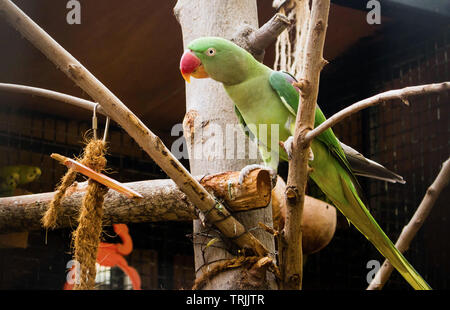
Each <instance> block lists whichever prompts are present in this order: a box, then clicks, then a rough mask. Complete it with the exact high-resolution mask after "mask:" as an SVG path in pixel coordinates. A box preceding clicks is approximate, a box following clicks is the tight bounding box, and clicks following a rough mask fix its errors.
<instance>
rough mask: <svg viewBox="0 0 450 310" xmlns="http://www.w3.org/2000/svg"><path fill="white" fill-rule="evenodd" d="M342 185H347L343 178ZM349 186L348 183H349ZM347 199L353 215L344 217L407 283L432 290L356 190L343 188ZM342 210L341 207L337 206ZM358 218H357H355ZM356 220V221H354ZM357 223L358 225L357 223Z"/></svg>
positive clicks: (417, 287)
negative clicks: (392, 240)
mask: <svg viewBox="0 0 450 310" xmlns="http://www.w3.org/2000/svg"><path fill="white" fill-rule="evenodd" d="M341 182H342V184H344V183H346V182H345V180H344V179H342V177H341ZM347 184H348V183H347ZM343 190H344V194H345V198H346V199H347V200H348V201H349V202H350V203H351V205H352V207H353V208H352V209H353V210H354V211H356V212H353V210H352V211H350V213H352V214H346V213H347V212H342V210H341V212H342V213H344V215H345V216H346V217H347V218H348V219H349V220H350V221H351V222H352V223H353V225H355V227H356V228H357V229H358V230H359V231H360V232H361V233H363V234H364V235H365V236H366V238H367V239H368V240H369V241H370V242H372V244H373V245H374V246H375V247H376V248H377V249H378V251H380V253H381V254H383V256H384V257H386V258H387V259H388V260H389V262H390V263H391V264H392V266H394V267H395V269H397V271H398V272H399V273H400V274H401V275H402V276H403V278H405V280H406V281H408V283H409V284H410V285H411V286H412V287H413V288H414V289H416V290H431V287H430V286H429V285H428V283H427V282H426V281H425V280H424V279H423V278H422V277H421V276H420V274H419V273H418V272H417V271H416V270H415V269H414V267H413V266H411V264H410V263H409V262H408V261H407V260H406V258H405V257H404V256H403V254H402V253H400V251H399V250H398V249H397V248H396V247H395V245H394V244H393V243H392V242H391V240H390V239H389V238H388V237H387V236H386V234H385V233H384V232H383V230H382V229H381V227H380V226H379V225H378V223H377V222H376V221H375V219H374V218H373V217H372V215H371V214H370V212H369V210H367V208H366V207H365V205H364V203H363V202H362V201H361V199H360V198H359V197H358V195H357V194H356V190H355V189H354V188H349V187H347V186H345V185H344V186H343ZM337 207H338V208H339V209H341V208H340V207H339V206H337ZM344 209H347V208H344ZM355 216H356V218H355ZM352 218H354V219H352ZM356 222H357V223H356Z"/></svg>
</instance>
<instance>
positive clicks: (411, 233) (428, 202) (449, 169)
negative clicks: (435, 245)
mask: <svg viewBox="0 0 450 310" xmlns="http://www.w3.org/2000/svg"><path fill="white" fill-rule="evenodd" d="M449 182H450V158H448V159H447V160H446V161H445V162H444V163H443V165H442V168H441V171H440V172H439V174H438V176H437V177H436V179H435V180H434V182H433V183H432V184H431V185H430V187H428V189H427V192H426V193H425V196H424V197H423V199H422V201H421V203H420V205H419V207H418V208H417V210H416V212H415V213H414V215H413V217H412V218H411V220H410V221H409V223H408V224H407V225H406V226H405V227H403V230H402V232H401V234H400V236H399V237H398V240H397V242H396V243H395V246H396V248H397V249H398V250H399V251H400V252H402V253H404V252H406V251H407V250H408V248H409V245H410V244H411V241H412V240H413V238H414V237H415V235H416V234H417V232H418V231H419V229H420V228H421V227H422V225H423V223H424V222H425V220H426V219H427V217H428V215H429V214H430V212H431V209H432V208H433V206H434V204H435V202H436V200H437V199H438V197H439V195H440V193H441V192H442V191H443V190H444V188H445V187H446V186H447V185H448V184H449ZM393 270H394V267H392V265H391V263H390V262H389V261H388V260H385V261H384V263H383V265H382V266H381V268H380V269H379V270H378V272H377V273H376V275H375V277H374V278H373V280H372V282H371V283H370V284H369V286H368V287H367V289H368V290H381V289H382V288H383V286H384V285H385V284H386V282H387V280H388V279H389V277H390V275H391V273H392V271H393Z"/></svg>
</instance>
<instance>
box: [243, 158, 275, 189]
mask: <svg viewBox="0 0 450 310" xmlns="http://www.w3.org/2000/svg"><path fill="white" fill-rule="evenodd" d="M255 169H263V170H267V171H268V172H269V173H270V179H271V181H272V188H274V187H275V184H276V183H277V172H276V171H275V170H273V169H272V168H269V167H267V166H264V165H258V164H253V165H248V166H245V167H244V168H242V170H241V171H240V173H239V179H238V182H239V185H242V183H243V182H244V179H245V178H246V177H247V175H248V174H249V173H250V172H252V171H253V170H255Z"/></svg>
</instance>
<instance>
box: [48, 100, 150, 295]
mask: <svg viewBox="0 0 450 310" xmlns="http://www.w3.org/2000/svg"><path fill="white" fill-rule="evenodd" d="M96 109H97V105H96V106H95V108H94V115H93V117H92V125H93V126H92V127H93V139H92V140H91V141H89V143H88V144H87V145H86V147H85V149H84V152H83V156H82V158H81V159H80V160H79V161H75V160H73V159H71V158H67V157H64V156H62V155H59V154H52V155H51V157H52V158H53V159H56V160H58V161H59V162H61V163H63V164H65V165H66V166H67V167H68V168H69V170H68V171H67V173H66V174H65V175H64V176H63V177H62V179H61V184H60V185H59V186H58V187H57V189H56V192H55V195H54V197H53V200H52V201H51V202H50V205H49V208H48V209H47V211H46V213H45V215H44V217H43V218H42V224H43V226H44V228H46V229H48V228H52V229H54V228H56V227H57V219H58V217H59V216H60V215H61V213H62V212H61V211H62V208H61V202H62V200H63V198H64V195H65V194H66V191H67V189H68V188H69V187H70V186H71V185H72V183H73V182H74V181H75V179H76V176H77V173H81V174H83V175H85V176H87V177H89V180H88V186H87V190H86V194H85V195H84V197H83V201H82V205H81V210H80V214H79V218H78V227H77V229H76V230H75V231H74V233H73V236H72V239H73V245H74V259H75V260H76V261H77V262H78V263H79V264H80V277H79V279H80V281H79V283H76V285H75V287H74V289H81V290H83V289H93V288H94V286H95V276H96V268H95V262H96V259H97V252H98V246H99V243H100V235H101V232H102V218H103V202H104V196H105V194H106V193H107V192H108V190H109V188H111V189H114V190H116V191H118V192H120V193H122V194H125V195H126V196H128V197H129V198H132V197H140V198H142V196H141V195H140V194H139V193H136V192H135V191H133V190H131V189H129V188H127V187H125V186H123V185H122V184H121V183H119V182H117V181H115V180H113V179H111V178H109V177H107V176H105V175H103V174H102V173H101V172H102V171H103V170H104V169H105V167H106V158H105V154H106V150H107V149H106V135H107V130H108V126H109V118H107V119H106V126H105V133H104V135H103V139H97V117H96Z"/></svg>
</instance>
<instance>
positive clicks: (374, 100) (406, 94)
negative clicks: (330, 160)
mask: <svg viewBox="0 0 450 310" xmlns="http://www.w3.org/2000/svg"><path fill="white" fill-rule="evenodd" d="M448 90H450V82H443V83H435V84H426V85H418V86H410V87H405V88H402V89H394V90H389V91H386V92H384V93H381V94H378V95H375V96H372V97H370V98H367V99H364V100H361V101H358V102H356V103H354V104H352V105H351V106H348V107H347V108H345V109H343V110H341V111H339V112H337V113H336V114H334V115H333V116H331V117H330V118H328V119H327V120H326V121H325V122H323V123H322V124H320V125H319V126H317V127H316V128H314V130H312V131H310V132H308V133H307V134H306V137H305V140H306V141H308V142H309V141H311V140H312V139H314V138H315V137H317V136H318V135H320V134H321V133H323V132H324V131H325V130H327V129H328V128H330V127H333V126H334V125H336V124H337V123H339V122H340V121H342V120H343V119H344V118H346V117H349V116H350V115H352V114H355V113H356V112H358V111H361V110H363V109H366V108H368V107H372V106H375V105H377V104H380V103H383V102H387V101H392V100H396V99H397V100H398V99H400V100H402V101H403V102H404V103H405V104H406V105H409V101H408V99H409V98H410V97H415V96H421V95H427V94H432V93H440V92H444V91H448Z"/></svg>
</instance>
